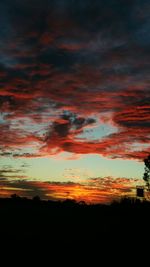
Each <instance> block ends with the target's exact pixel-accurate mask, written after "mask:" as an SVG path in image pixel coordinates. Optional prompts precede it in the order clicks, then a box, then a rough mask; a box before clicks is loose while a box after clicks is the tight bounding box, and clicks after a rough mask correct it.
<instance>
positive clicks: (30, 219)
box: [0, 195, 150, 242]
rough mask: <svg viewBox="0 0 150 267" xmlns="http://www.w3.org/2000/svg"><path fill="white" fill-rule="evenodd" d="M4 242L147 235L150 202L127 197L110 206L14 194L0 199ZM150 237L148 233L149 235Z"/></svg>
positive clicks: (121, 237)
mask: <svg viewBox="0 0 150 267" xmlns="http://www.w3.org/2000/svg"><path fill="white" fill-rule="evenodd" d="M0 218H1V219H0V227H1V228H0V229H1V230H2V231H1V240H2V239H3V240H10V239H11V240H14V241H24V240H26V241H35V240H37V241H42V242H44V241H53V240H60V241H67V242H68V241H73V240H83V241H85V240H101V241H103V240H107V239H111V240H114V239H116V238H118V240H121V239H124V238H126V239H128V238H131V236H132V238H133V237H136V236H138V237H139V238H140V237H141V238H142V236H143V235H144V232H145V230H146V227H147V226H148V225H149V224H150V202H148V201H140V200H138V199H130V198H124V199H122V200H121V201H120V202H113V203H112V204H110V205H102V204H95V205H93V204H92V205H87V204H86V203H84V202H79V203H76V202H75V201H74V200H70V199H66V200H65V201H63V202H60V201H44V200H40V198H39V197H38V196H36V197H34V198H33V199H28V198H21V197H19V196H17V195H13V196H12V197H11V198H1V199H0ZM147 234H148V233H147Z"/></svg>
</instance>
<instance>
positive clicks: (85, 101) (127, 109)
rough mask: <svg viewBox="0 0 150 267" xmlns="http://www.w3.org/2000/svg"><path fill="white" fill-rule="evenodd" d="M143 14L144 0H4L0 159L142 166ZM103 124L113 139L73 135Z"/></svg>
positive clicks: (145, 99) (149, 140) (145, 132)
mask: <svg viewBox="0 0 150 267" xmlns="http://www.w3.org/2000/svg"><path fill="white" fill-rule="evenodd" d="M148 10H149V2H148V1H146V0H142V1H141V0H137V1H123V0H121V1H119V3H118V1H117V0H113V1H112V0H111V1H110V0H108V1H105V2H104V1H98V0H97V1H94V2H93V1H91V0H86V1H80V0H78V1H69V0H63V1H49V0H48V1H46V2H44V3H42V4H41V1H35V0H31V1H25V0H23V1H21V2H20V1H18V0H15V1H13V2H12V1H10V0H6V1H1V4H0V23H1V25H2V31H1V33H0V39H1V41H0V78H1V79H0V111H1V115H0V131H1V136H0V148H1V152H0V155H1V156H6V155H7V156H9V155H14V156H15V157H40V156H41V157H45V156H49V155H52V154H55V153H59V152H62V151H67V152H71V153H75V154H89V153H92V154H100V155H103V156H106V157H111V158H125V159H126V158H132V159H138V160H141V159H143V157H145V156H146V155H147V154H148V152H149V144H150V135H149V126H150V125H149V121H150V115H149V114H150V113H149V111H150V110H149V109H150V107H149V99H150V91H149V61H150V60H149V54H150V53H149V34H148V29H149V25H150V24H149V16H148ZM108 118H109V125H110V127H111V126H115V127H116V128H117V131H116V132H115V133H113V134H109V135H107V136H103V138H98V139H97V140H94V141H91V140H90V139H89V140H88V137H86V138H84V137H83V138H82V140H81V139H79V138H78V135H79V134H80V135H82V134H83V132H84V129H85V128H86V127H91V128H92V127H96V126H98V121H99V125H100V123H101V120H103V122H104V123H106V122H108ZM135 143H137V144H138V145H137V148H138V150H137V149H136V151H135V149H134V145H135ZM145 145H147V147H145ZM131 148H133V149H131Z"/></svg>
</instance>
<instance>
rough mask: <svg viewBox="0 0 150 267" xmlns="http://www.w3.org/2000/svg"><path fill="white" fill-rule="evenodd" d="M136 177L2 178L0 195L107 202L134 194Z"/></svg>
mask: <svg viewBox="0 0 150 267" xmlns="http://www.w3.org/2000/svg"><path fill="white" fill-rule="evenodd" d="M137 183H138V184H139V180H137V179H126V178H115V179H114V178H111V177H105V178H91V179H88V180H86V181H85V182H84V181H83V182H82V183H74V182H39V181H27V180H22V179H20V180H16V181H15V180H13V181H11V182H10V181H8V180H3V181H2V182H1V189H0V195H1V196H4V195H5V196H10V195H11V194H12V193H17V194H18V195H19V196H25V197H30V198H31V197H33V196H35V195H39V196H40V197H41V198H42V199H47V200H48V199H50V200H65V199H67V198H69V199H74V200H76V201H78V202H79V201H85V202H87V203H109V202H111V201H113V200H114V199H119V198H120V197H123V196H134V194H135V192H134V188H135V185H136V184H137Z"/></svg>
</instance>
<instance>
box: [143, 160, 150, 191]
mask: <svg viewBox="0 0 150 267" xmlns="http://www.w3.org/2000/svg"><path fill="white" fill-rule="evenodd" d="M144 164H145V172H144V175H143V180H144V181H145V182H146V186H147V188H148V190H150V155H149V156H148V157H147V158H146V159H144Z"/></svg>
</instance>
